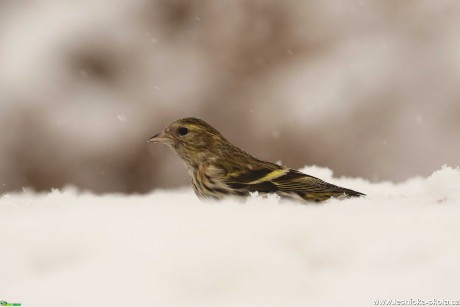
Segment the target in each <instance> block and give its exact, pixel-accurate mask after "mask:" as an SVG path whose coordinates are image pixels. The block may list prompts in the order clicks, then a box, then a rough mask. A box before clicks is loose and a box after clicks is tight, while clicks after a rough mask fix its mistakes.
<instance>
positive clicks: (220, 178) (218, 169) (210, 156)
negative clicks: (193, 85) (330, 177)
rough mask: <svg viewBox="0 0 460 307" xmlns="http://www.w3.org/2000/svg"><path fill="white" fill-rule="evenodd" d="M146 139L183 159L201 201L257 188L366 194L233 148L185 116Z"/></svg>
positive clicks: (324, 195) (289, 194) (306, 195)
mask: <svg viewBox="0 0 460 307" xmlns="http://www.w3.org/2000/svg"><path fill="white" fill-rule="evenodd" d="M148 142H153V143H162V144H166V145H168V146H169V147H171V148H172V149H173V150H174V151H175V152H176V153H177V155H178V156H179V158H181V159H182V161H183V162H184V164H185V166H186V168H187V169H188V173H189V175H190V178H191V183H192V187H193V190H194V191H195V194H196V195H197V196H198V198H200V199H217V200H220V199H224V198H227V197H229V196H239V197H246V196H249V195H251V193H253V192H258V193H259V194H262V195H265V194H270V193H275V194H278V195H279V196H280V197H281V198H286V199H291V200H300V201H306V202H322V201H325V200H327V199H330V198H340V199H342V198H347V197H359V196H365V194H363V193H360V192H357V191H354V190H350V189H346V188H342V187H339V186H336V185H333V184H330V183H327V182H325V181H323V180H321V179H319V178H316V177H313V176H310V175H307V174H304V173H302V172H300V171H297V170H294V169H290V168H288V167H285V166H281V165H278V164H275V163H271V162H266V161H263V160H260V159H258V158H256V157H254V156H252V155H250V154H248V153H247V152H245V151H244V150H242V149H240V148H238V147H236V146H234V145H233V144H232V143H230V142H229V141H227V139H225V138H224V136H222V134H220V132H219V131H217V130H216V129H215V128H214V127H212V126H211V125H209V124H208V123H206V122H205V121H203V120H201V119H198V118H195V117H187V118H182V119H179V120H176V121H174V122H172V123H170V124H169V125H168V126H167V127H166V128H165V129H164V130H163V131H162V132H160V133H158V134H156V135H154V136H152V137H151V138H150V139H149V140H148Z"/></svg>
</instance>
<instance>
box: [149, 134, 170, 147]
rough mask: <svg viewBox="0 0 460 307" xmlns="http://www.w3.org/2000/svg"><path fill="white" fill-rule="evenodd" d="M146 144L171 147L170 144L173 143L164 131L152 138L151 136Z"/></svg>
mask: <svg viewBox="0 0 460 307" xmlns="http://www.w3.org/2000/svg"><path fill="white" fill-rule="evenodd" d="M148 142H152V143H163V144H167V145H171V144H173V143H174V141H173V139H172V138H171V135H169V134H168V133H166V132H165V131H163V132H161V133H158V134H155V135H154V136H152V137H151V138H150V139H149V140H148Z"/></svg>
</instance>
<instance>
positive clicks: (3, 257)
mask: <svg viewBox="0 0 460 307" xmlns="http://www.w3.org/2000/svg"><path fill="white" fill-rule="evenodd" d="M303 171H305V172H307V173H309V174H312V175H316V176H319V177H321V178H323V179H325V180H328V181H331V182H333V183H336V184H339V185H343V186H345V187H348V188H352V189H356V190H358V191H362V192H364V193H366V194H368V196H367V197H366V198H360V199H348V200H343V201H339V200H331V201H328V202H326V203H324V204H322V205H304V204H299V203H293V202H289V201H280V200H279V199H278V198H277V197H274V196H272V197H268V198H261V197H258V196H252V197H250V198H249V199H248V200H247V201H245V202H235V201H233V200H227V201H222V202H204V203H203V202H200V201H199V200H198V199H197V198H196V197H195V195H194V194H193V192H192V191H191V189H189V188H186V189H180V190H174V191H154V192H152V193H151V194H149V195H145V196H144V195H104V196H98V195H93V194H89V193H83V192H79V191H76V190H74V189H72V188H68V189H65V190H64V191H58V190H56V191H52V192H50V193H47V194H36V193H34V192H31V191H24V192H22V193H18V194H11V195H4V196H2V197H1V198H0V228H1V231H0V246H1V247H0V248H1V252H0V300H6V301H8V302H19V303H22V306H60V307H61V306H67V307H71V306H161V307H163V306H213V307H215V306H264V307H265V306H373V305H374V304H373V301H374V300H377V299H400V300H403V299H407V300H408V299H415V300H416V299H424V300H430V299H440V300H442V299H448V300H454V299H460V292H459V291H458V289H459V284H460V264H459V259H460V236H459V234H460V223H459V216H460V215H459V213H460V206H459V203H460V188H459V187H460V170H459V169H454V168H450V167H446V166H445V167H443V168H442V169H440V170H438V171H436V172H434V173H433V174H432V175H431V176H430V177H428V178H413V179H410V180H407V181H406V182H402V183H398V184H394V183H390V182H380V183H370V182H368V181H366V180H364V179H353V178H333V177H332V172H331V171H330V170H328V169H324V168H318V167H307V168H304V169H303Z"/></svg>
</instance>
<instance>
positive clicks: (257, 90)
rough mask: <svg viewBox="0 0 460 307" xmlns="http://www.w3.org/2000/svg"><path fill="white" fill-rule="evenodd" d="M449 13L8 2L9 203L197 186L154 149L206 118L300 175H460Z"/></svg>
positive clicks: (444, 7)
mask: <svg viewBox="0 0 460 307" xmlns="http://www.w3.org/2000/svg"><path fill="white" fill-rule="evenodd" d="M459 85H460V3H459V2H458V1H455V0H452V1H447V0H440V1H439V0H429V1H423V0H406V1H398V0H393V1H390V0H381V1H367V0H359V1H340V0H326V1H313V0H309V1H307V0H304V1H300V0H295V1H294V0H293V1H289V0H288V1H276V0H234V1H216V0H206V1H205V0H199V1H191V0H162V1H160V0H120V1H111V0H97V1H88V0H80V1H70V2H69V1H58V0H42V1H26V0H24V1H11V0H0V193H5V192H9V191H18V190H21V189H22V188H23V187H30V188H33V189H35V190H37V191H46V190H49V189H51V188H61V187H64V186H67V185H73V186H76V187H78V188H80V189H83V190H90V191H93V192H96V193H105V192H120V193H146V192H149V191H151V190H152V189H154V188H169V187H177V186H181V185H185V184H187V183H188V181H189V179H188V175H187V172H186V170H185V168H184V166H183V165H182V163H181V162H180V160H179V158H178V157H177V156H176V155H175V154H174V153H173V152H172V151H171V150H170V149H169V148H167V147H166V146H162V145H158V144H147V143H146V141H147V139H148V138H149V137H150V136H152V135H153V134H155V133H157V132H159V131H160V130H162V129H163V128H164V127H165V126H166V125H167V124H168V123H169V122H171V121H174V120H176V119H178V118H181V117H187V116H196V117H200V118H202V119H204V120H206V121H207V122H209V123H210V124H211V125H213V126H214V127H216V128H217V129H218V130H220V131H221V133H222V134H223V135H224V136H226V137H227V139H229V140H230V141H231V142H232V143H234V144H235V145H237V146H239V147H242V148H244V149H245V150H247V151H248V152H250V153H252V154H254V155H255V156H257V157H259V158H261V159H267V160H271V161H273V162H275V161H282V163H283V164H286V165H288V166H290V167H292V168H300V167H303V166H304V165H313V164H315V165H319V166H325V167H329V168H331V169H332V170H333V171H334V173H335V175H336V176H353V177H355V176H359V177H363V178H366V179H369V180H372V181H377V180H392V181H401V180H404V179H405V178H408V177H412V176H416V175H423V176H426V175H429V174H431V173H432V171H434V170H436V169H439V168H440V166H441V165H442V164H449V165H451V166H458V165H460V139H459V131H460V86H459Z"/></svg>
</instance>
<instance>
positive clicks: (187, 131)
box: [149, 117, 228, 165]
mask: <svg viewBox="0 0 460 307" xmlns="http://www.w3.org/2000/svg"><path fill="white" fill-rule="evenodd" d="M149 142H154V143H163V144H166V145H169V146H170V147H172V148H173V149H174V150H175V151H176V153H177V154H178V155H179V157H181V158H182V159H183V160H184V161H185V162H186V163H187V164H189V165H192V164H198V163H200V162H201V161H205V160H206V159H210V158H212V157H211V156H212V155H219V152H220V151H221V150H223V149H224V147H225V146H227V145H226V144H228V142H227V140H225V138H224V137H223V136H222V135H221V134H220V133H219V132H218V131H217V130H216V129H214V128H213V127H212V126H211V125H209V124H208V123H206V122H205V121H203V120H201V119H198V118H194V117H188V118H183V119H179V120H177V121H175V122H172V123H170V124H169V125H168V126H167V127H166V128H165V129H164V130H163V131H162V132H160V133H158V134H156V135H154V136H153V137H151V138H150V139H149Z"/></svg>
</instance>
